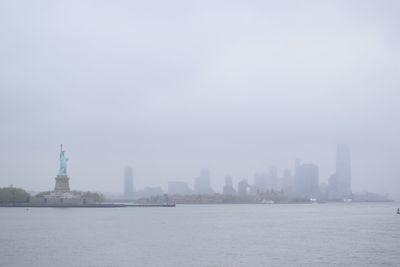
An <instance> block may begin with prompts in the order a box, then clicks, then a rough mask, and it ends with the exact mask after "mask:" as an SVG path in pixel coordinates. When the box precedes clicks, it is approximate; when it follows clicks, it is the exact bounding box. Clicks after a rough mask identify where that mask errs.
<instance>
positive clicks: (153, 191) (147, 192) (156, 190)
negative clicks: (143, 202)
mask: <svg viewBox="0 0 400 267" xmlns="http://www.w3.org/2000/svg"><path fill="white" fill-rule="evenodd" d="M163 194H164V192H163V190H162V188H161V187H159V186H154V187H151V186H146V187H145V188H144V189H143V192H142V197H153V196H161V195H163Z"/></svg>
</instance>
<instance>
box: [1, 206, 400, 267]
mask: <svg viewBox="0 0 400 267" xmlns="http://www.w3.org/2000/svg"><path fill="white" fill-rule="evenodd" d="M397 206H398V204H396V203H381V204H356V203H351V204H344V203H343V204H342V203H340V204H304V205H302V204H298V205H178V206H177V207H176V208H108V209H100V208H99V209H86V208H79V209H72V208H65V209H64V208H30V209H26V208H0V266H79V267H95V266H141V267H142V266H152V267H153V266H163V267H164V266H202V267H203V266H210V267H211V266H215V267H217V266H218V267H220V266H222V267H224V266H227V267H228V266H229V267H236V266H238V267H239V266H400V215H397V214H395V212H396V210H397Z"/></svg>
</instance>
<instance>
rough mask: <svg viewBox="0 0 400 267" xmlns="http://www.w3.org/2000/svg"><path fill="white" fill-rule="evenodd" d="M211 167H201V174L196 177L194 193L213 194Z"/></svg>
mask: <svg viewBox="0 0 400 267" xmlns="http://www.w3.org/2000/svg"><path fill="white" fill-rule="evenodd" d="M210 176H211V175H210V170H209V169H201V170H200V176H198V177H196V178H195V179H194V193H195V194H199V195H206V194H212V193H214V191H213V190H212V188H211V177H210Z"/></svg>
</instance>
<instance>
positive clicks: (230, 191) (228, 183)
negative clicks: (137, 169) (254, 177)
mask: <svg viewBox="0 0 400 267" xmlns="http://www.w3.org/2000/svg"><path fill="white" fill-rule="evenodd" d="M223 193H224V195H234V194H236V190H235V189H234V188H233V179H232V177H231V176H226V177H225V185H224V188H223Z"/></svg>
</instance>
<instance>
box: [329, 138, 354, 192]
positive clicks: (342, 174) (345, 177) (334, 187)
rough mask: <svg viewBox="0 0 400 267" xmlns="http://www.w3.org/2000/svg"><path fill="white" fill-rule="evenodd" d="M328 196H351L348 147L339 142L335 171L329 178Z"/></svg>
mask: <svg viewBox="0 0 400 267" xmlns="http://www.w3.org/2000/svg"><path fill="white" fill-rule="evenodd" d="M329 191H330V198H333V199H343V198H351V197H352V191H351V160H350V147H349V146H348V145H344V144H340V145H337V148H336V173H335V174H333V175H332V176H331V178H330V179H329Z"/></svg>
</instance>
